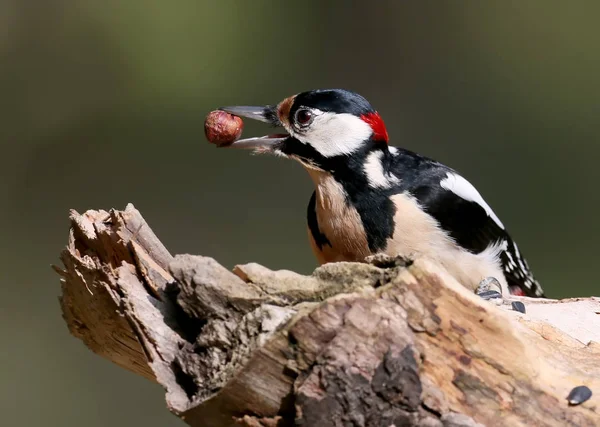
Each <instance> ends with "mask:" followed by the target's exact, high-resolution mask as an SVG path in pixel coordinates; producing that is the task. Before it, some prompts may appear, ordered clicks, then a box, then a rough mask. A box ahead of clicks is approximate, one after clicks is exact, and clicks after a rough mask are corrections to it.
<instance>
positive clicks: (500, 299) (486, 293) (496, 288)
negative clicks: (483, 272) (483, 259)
mask: <svg viewBox="0 0 600 427" xmlns="http://www.w3.org/2000/svg"><path fill="white" fill-rule="evenodd" d="M475 293H476V294H477V295H479V296H480V297H481V298H483V299H484V300H486V301H489V302H491V303H492V304H494V305H497V306H503V308H506V309H507V310H512V311H518V312H519V313H523V314H525V313H526V310H525V304H523V302H522V301H519V300H514V299H513V298H511V296H510V295H507V296H504V295H502V285H501V284H500V282H499V281H498V280H497V279H495V278H494V277H486V278H485V279H483V280H482V281H481V282H479V285H478V286H477V289H476V290H475Z"/></svg>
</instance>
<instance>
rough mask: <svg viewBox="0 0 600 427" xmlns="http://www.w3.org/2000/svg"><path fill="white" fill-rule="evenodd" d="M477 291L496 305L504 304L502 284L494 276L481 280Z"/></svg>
mask: <svg viewBox="0 0 600 427" xmlns="http://www.w3.org/2000/svg"><path fill="white" fill-rule="evenodd" d="M475 293H476V294H477V295H479V296H480V297H481V298H483V299H484V300H486V301H490V302H491V303H494V304H495V305H501V304H502V285H501V284H500V282H499V281H498V280H497V279H496V278H494V277H486V278H485V279H483V280H482V281H481V282H479V285H478V286H477V289H476V290H475Z"/></svg>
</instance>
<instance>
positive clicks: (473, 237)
mask: <svg viewBox="0 0 600 427" xmlns="http://www.w3.org/2000/svg"><path fill="white" fill-rule="evenodd" d="M393 169H394V170H397V171H398V173H397V175H398V176H401V177H402V184H401V185H402V186H403V187H404V188H403V190H404V191H407V192H408V193H410V194H412V195H413V196H414V197H415V198H416V199H417V200H418V202H419V203H420V205H421V206H422V207H423V209H424V210H425V211H426V212H427V213H429V214H430V215H431V216H433V217H434V218H435V219H436V220H437V221H438V222H439V223H440V226H441V227H442V229H444V230H445V231H446V232H447V233H448V234H449V235H450V237H452V238H453V239H454V240H455V241H456V243H457V244H458V245H460V246H461V247H463V248H465V249H466V250H468V251H470V252H472V253H475V254H478V253H481V252H483V251H484V250H485V249H486V248H488V247H489V246H491V245H493V244H497V245H500V246H501V247H502V248H503V251H502V252H501V254H500V258H501V263H502V268H503V270H504V275H505V277H506V281H507V282H508V285H509V286H510V288H511V293H514V294H523V295H526V296H530V297H544V293H543V290H542V288H541V286H540V285H539V283H538V282H537V281H536V280H535V278H534V277H533V274H532V272H531V270H530V269H529V266H528V265H527V262H526V261H525V259H524V258H523V257H522V256H521V254H520V251H519V249H518V247H517V245H516V244H515V242H514V241H513V240H512V238H511V237H510V235H509V234H508V233H507V231H506V230H505V228H504V226H503V225H502V224H501V223H498V222H497V221H496V220H495V219H494V218H492V217H491V216H490V215H489V214H488V211H486V209H485V207H483V206H482V205H481V204H479V203H478V202H476V201H472V200H467V199H465V198H463V197H461V195H459V194H457V193H455V192H453V191H451V190H449V189H447V188H444V187H443V186H441V185H440V184H441V182H442V181H444V180H445V179H447V178H448V176H450V175H451V174H454V175H456V176H460V175H458V174H457V173H456V172H455V171H454V170H452V169H450V168H448V167H446V166H444V165H442V164H440V163H438V162H435V161H433V160H430V159H427V158H424V157H421V156H418V155H416V154H414V153H410V152H403V153H402V154H399V155H398V160H397V162H396V164H395V165H393ZM409 171H411V172H409ZM415 171H418V172H415ZM415 174H418V175H415ZM473 191H475V192H476V190H475V189H473Z"/></svg>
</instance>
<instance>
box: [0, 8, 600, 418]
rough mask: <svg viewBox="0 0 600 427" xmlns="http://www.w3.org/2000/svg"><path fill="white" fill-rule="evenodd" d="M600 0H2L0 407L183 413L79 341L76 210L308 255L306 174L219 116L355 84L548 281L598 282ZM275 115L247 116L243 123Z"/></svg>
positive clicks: (253, 250) (270, 261)
mask: <svg viewBox="0 0 600 427" xmlns="http://www.w3.org/2000/svg"><path fill="white" fill-rule="evenodd" d="M598 12H600V4H599V3H597V2H571V3H564V2H548V1H544V2H506V1H505V2H481V3H479V2H456V3H455V2H418V3H417V2H410V3H408V2H406V3H405V2H395V1H387V2H386V1H382V2H373V1H371V2H361V3H358V2H343V1H330V2H317V1H308V0H307V1H303V2H293V3H286V2H275V1H256V0H255V1H246V2H242V1H236V2H234V1H220V2H208V1H206V2H205V1H199V0H197V1H191V0H181V1H176V2H164V1H157V0H134V1H132V0H130V1H126V2H123V1H119V0H104V1H102V2H100V1H96V2H93V1H83V0H82V1H67V0H45V1H34V0H32V1H23V0H2V1H1V2H0V59H1V62H0V64H1V66H0V112H1V113H2V120H1V125H0V141H1V142H2V156H1V159H2V168H1V170H0V174H1V179H0V188H1V189H2V193H1V194H0V196H1V197H0V203H2V209H1V210H0V224H1V226H0V227H1V228H2V230H1V234H0V236H1V238H2V244H1V245H0V250H1V251H2V254H1V257H0V259H1V260H2V262H3V263H4V266H3V267H2V268H1V269H0V274H1V276H0V278H1V282H0V284H1V286H2V288H1V289H2V293H3V295H2V298H1V299H0V316H1V319H0V320H1V321H2V322H1V326H0V327H1V333H2V337H3V340H2V341H3V344H2V345H3V348H2V351H1V352H0V367H1V369H2V371H1V374H2V375H1V380H0V381H1V383H0V384H1V387H0V424H1V425H5V426H41V425H44V426H67V427H68V426H83V425H85V426H90V427H95V426H113V427H117V426H138V425H139V426H145V427H152V426H181V425H183V423H182V422H180V421H179V420H178V419H177V418H176V417H174V416H172V415H170V414H169V413H168V412H167V411H166V410H165V409H164V393H163V390H162V389H161V388H160V387H159V386H157V385H153V384H151V383H149V382H148V381H146V380H144V379H142V378H139V377H136V376H135V375H133V374H130V373H128V372H126V371H124V370H122V369H120V368H118V367H117V366H114V365H112V364H111V363H109V362H107V361H105V360H103V359H101V358H100V357H98V356H96V355H94V354H92V353H91V352H90V351H88V350H87V349H86V348H85V347H84V345H83V344H82V343H81V342H79V341H77V340H76V339H74V338H73V337H71V336H70V335H69V333H68V331H67V328H66V326H65V324H64V323H63V321H62V318H61V313H60V310H59V305H58V300H57V298H58V295H59V293H60V287H59V281H58V277H57V275H56V274H54V273H53V271H52V270H51V269H50V265H51V264H52V263H58V255H59V252H60V250H61V249H62V248H63V247H64V245H65V244H66V242H67V233H68V221H67V215H68V210H69V209H71V208H73V209H76V210H78V211H79V212H83V211H85V210H86V209H100V208H102V209H109V208H112V207H114V208H119V209H122V208H124V207H125V205H126V203H127V202H132V203H133V204H134V205H135V206H136V207H137V208H138V209H140V211H141V212H142V214H143V215H144V216H145V218H146V220H147V221H148V222H149V224H150V226H151V227H152V228H153V229H154V231H155V232H156V233H157V234H158V236H159V237H160V238H161V239H162V240H163V242H164V243H165V244H166V245H167V247H168V248H169V250H170V251H171V252H172V253H195V254H203V255H210V256H213V257H215V258H216V259H217V260H219V261H220V262H221V263H222V264H224V265H225V266H227V267H229V268H231V267H233V266H234V265H235V264H236V263H245V262H249V261H256V262H259V263H261V264H263V265H266V266H268V267H270V268H273V269H279V268H286V269H293V270H296V271H300V272H304V273H310V272H311V271H312V270H313V268H314V267H315V261H314V259H313V257H312V254H311V252H310V249H309V245H308V242H307V238H306V231H305V230H306V229H305V209H306V204H307V202H308V198H309V196H310V194H311V191H312V187H311V182H310V180H309V179H308V177H307V176H306V174H305V172H304V171H303V170H302V169H301V167H300V166H299V165H297V164H295V163H294V162H291V161H286V160H283V159H276V158H270V157H264V156H259V157H256V156H250V155H249V153H247V152H237V151H236V152H233V151H229V150H217V149H215V147H213V146H211V145H209V144H208V143H207V142H206V140H205V139H204V134H203V119H204V116H205V115H206V113H207V112H208V111H210V110H211V109H213V108H215V107H217V106H221V105H227V104H266V103H275V102H278V101H279V100H281V99H282V98H284V97H287V96H289V95H292V94H294V93H297V92H300V91H303V90H308V89H316V88H328V87H343V88H347V89H352V90H355V91H358V92H360V93H361V94H363V95H364V96H366V97H367V98H368V99H369V100H370V101H371V102H372V104H373V105H374V106H375V107H376V108H377V109H378V110H379V111H380V113H381V114H382V116H383V118H384V120H385V121H386V123H387V126H388V131H389V133H390V136H391V139H392V142H393V143H394V145H401V146H404V147H407V148H409V149H412V150H416V151H418V152H420V153H423V154H425V155H428V156H431V157H433V158H435V159H438V160H440V161H443V162H445V163H447V164H449V165H451V166H453V167H455V168H456V169H458V170H459V171H461V172H462V173H463V174H464V175H465V176H466V177H467V178H468V179H469V180H471V181H472V182H474V183H475V185H476V186H477V187H478V188H479V189H480V190H481V192H482V193H483V195H484V197H485V198H486V199H487V200H488V201H489V203H490V204H491V205H492V207H493V208H494V210H495V211H496V212H497V214H498V215H499V216H500V217H501V218H502V220H503V222H504V223H505V224H506V225H507V226H508V228H509V229H510V231H511V232H512V234H513V235H514V237H515V238H516V240H517V242H518V243H519V245H520V247H521V249H522V251H523V253H524V254H525V256H526V257H527V259H528V261H529V263H530V265H531V267H532V268H533V270H534V272H535V273H536V275H537V277H538V278H539V280H540V281H541V282H542V284H543V286H544V287H545V288H546V290H547V292H548V294H549V295H550V296H552V297H565V296H584V295H590V294H595V295H598V294H600V290H599V288H598V281H597V276H596V274H595V270H594V269H595V267H594V266H595V265H596V264H595V262H596V257H597V256H598V250H597V248H596V243H597V241H598V238H599V237H600V236H599V234H598V226H597V224H598V222H597V221H598V220H597V217H598V215H597V210H598V208H599V207H600V200H599V196H598V191H597V183H598V181H599V178H600V169H599V168H598V167H597V165H598V155H599V154H600V145H599V143H598V140H599V132H598V126H597V121H598V117H599V113H600V111H599V110H600V108H599V106H600V92H599V89H600V83H599V80H598V76H600V50H599V49H598V41H599V37H600V27H599V26H598V20H597V17H598ZM264 130H265V127H264V126H261V124H254V123H250V122H247V123H246V129H245V132H244V134H245V135H258V134H260V133H263V132H264Z"/></svg>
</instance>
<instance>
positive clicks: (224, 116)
mask: <svg viewBox="0 0 600 427" xmlns="http://www.w3.org/2000/svg"><path fill="white" fill-rule="evenodd" d="M243 128H244V122H243V121H242V119H241V118H240V117H238V116H234V115H233V114H229V113H228V112H226V111H220V110H216V111H211V112H210V113H208V115H207V116H206V119H205V120H204V133H205V135H206V139H208V141H209V142H211V143H213V144H216V145H217V146H223V145H228V144H231V143H233V142H234V141H236V140H237V139H239V138H240V136H241V135H242V129H243Z"/></svg>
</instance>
